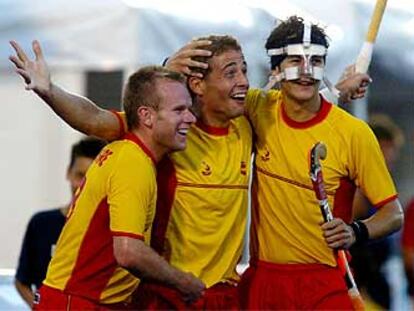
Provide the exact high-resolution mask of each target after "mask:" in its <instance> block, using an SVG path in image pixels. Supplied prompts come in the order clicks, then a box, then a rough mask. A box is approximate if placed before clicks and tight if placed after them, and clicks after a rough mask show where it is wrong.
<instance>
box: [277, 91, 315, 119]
mask: <svg viewBox="0 0 414 311" xmlns="http://www.w3.org/2000/svg"><path fill="white" fill-rule="evenodd" d="M282 98H283V108H284V110H285V112H286V115H287V116H288V117H289V118H290V119H292V120H294V121H297V122H305V121H308V120H310V119H312V118H313V117H314V116H315V115H316V114H317V113H318V112H319V110H320V108H321V105H322V102H321V99H320V97H319V93H317V94H316V95H315V96H314V97H312V98H311V99H310V100H305V101H299V100H297V99H295V98H292V97H291V96H289V95H288V94H286V93H285V92H282Z"/></svg>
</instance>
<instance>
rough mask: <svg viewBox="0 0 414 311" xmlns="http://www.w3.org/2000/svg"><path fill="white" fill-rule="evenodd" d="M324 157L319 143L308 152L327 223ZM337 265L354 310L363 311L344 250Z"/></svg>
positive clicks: (314, 185) (311, 173) (313, 180)
mask: <svg viewBox="0 0 414 311" xmlns="http://www.w3.org/2000/svg"><path fill="white" fill-rule="evenodd" d="M326 156H327V149H326V146H325V145H324V144H323V143H321V142H318V143H316V144H315V145H314V146H313V148H312V149H311V151H310V163H309V167H310V171H309V174H310V178H311V180H312V185H313V189H314V191H315V195H316V197H317V199H318V203H319V208H320V210H321V213H322V216H323V218H324V221H325V222H328V221H331V220H333V215H332V212H331V209H330V207H329V203H328V196H327V194H326V191H325V185H324V181H323V175H322V166H321V164H320V160H321V159H322V160H323V159H325V158H326ZM337 264H338V267H339V269H340V270H341V273H342V275H343V276H344V279H345V282H346V286H347V288H348V295H349V297H350V299H351V302H352V305H353V307H354V310H358V311H360V310H365V307H364V302H363V300H362V297H361V295H360V293H359V291H358V287H357V285H356V283H355V280H354V277H353V275H352V272H351V269H350V267H349V264H348V260H347V257H346V253H345V251H344V250H338V251H337Z"/></svg>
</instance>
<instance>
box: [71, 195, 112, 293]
mask: <svg viewBox="0 0 414 311" xmlns="http://www.w3.org/2000/svg"><path fill="white" fill-rule="evenodd" d="M116 267H117V263H116V260H115V257H114V250H113V241H112V233H111V231H110V229H109V206H108V203H107V200H106V198H104V199H103V200H102V201H101V202H100V203H99V205H98V208H97V209H96V211H95V214H94V215H93V217H92V219H91V221H90V223H89V226H88V229H87V231H86V232H85V235H84V237H83V240H82V244H81V246H80V248H79V253H78V257H77V259H76V263H75V266H74V268H73V270H72V275H71V277H70V279H69V281H68V283H67V284H66V287H65V289H64V292H66V293H70V294H75V295H79V296H82V297H87V298H89V299H92V300H97V301H99V298H100V296H101V293H102V291H103V290H104V289H105V286H106V284H107V283H108V281H109V279H110V278H111V277H112V274H113V272H114V270H115V268H116Z"/></svg>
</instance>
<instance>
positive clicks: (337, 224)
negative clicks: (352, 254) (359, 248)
mask: <svg viewBox="0 0 414 311" xmlns="http://www.w3.org/2000/svg"><path fill="white" fill-rule="evenodd" d="M321 228H322V230H323V236H324V238H325V241H326V243H327V244H328V246H329V247H330V248H348V247H349V246H350V245H351V244H352V243H353V241H352V233H351V231H350V228H349V226H348V225H347V224H345V223H344V222H343V220H341V219H338V218H336V219H334V220H332V221H330V222H327V223H324V224H323V225H322V226H321Z"/></svg>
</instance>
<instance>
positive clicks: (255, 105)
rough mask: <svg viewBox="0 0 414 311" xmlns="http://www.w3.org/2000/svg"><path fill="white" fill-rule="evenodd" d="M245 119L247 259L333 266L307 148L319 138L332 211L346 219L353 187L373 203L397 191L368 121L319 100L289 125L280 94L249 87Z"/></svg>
mask: <svg viewBox="0 0 414 311" xmlns="http://www.w3.org/2000/svg"><path fill="white" fill-rule="evenodd" d="M247 106H248V116H249V118H250V120H251V124H252V126H253V128H254V132H255V134H256V138H257V140H256V151H257V154H256V158H255V172H254V178H253V193H252V196H253V197H252V202H253V210H252V218H253V219H252V239H251V245H252V254H251V255H252V257H253V258H256V259H260V260H263V261H268V262H273V263H280V264H286V263H287V264H289V263H323V264H327V265H331V266H334V265H335V259H334V256H333V252H332V250H331V249H330V248H328V246H327V244H326V242H325V241H324V239H323V236H322V230H321V229H320V226H319V224H320V223H321V222H323V218H322V215H321V212H320V209H319V206H318V201H317V199H316V197H315V194H314V192H313V188H312V183H311V180H310V177H309V151H310V150H311V148H312V147H313V145H314V144H315V143H316V142H319V141H322V142H324V143H325V144H326V146H327V150H328V156H327V159H326V160H324V161H323V162H322V166H323V175H324V179H325V186H326V191H327V194H328V198H329V203H330V205H331V207H332V208H333V213H334V215H336V216H337V217H341V218H342V219H344V220H345V221H349V220H350V217H351V213H352V198H353V194H354V191H353V190H354V185H356V186H358V187H360V188H361V189H362V191H363V192H364V193H365V194H366V196H367V198H368V199H369V200H370V201H371V202H372V203H373V204H374V205H376V206H381V205H383V204H385V203H386V202H389V201H390V200H393V199H395V197H396V190H395V187H394V184H393V181H392V179H391V177H390V175H389V172H388V170H387V167H386V165H385V162H384V159H383V155H382V153H381V150H380V147H379V145H378V142H377V140H376V138H375V136H374V134H373V133H372V131H371V130H370V128H369V127H368V125H367V124H366V123H365V122H363V121H361V120H359V119H357V118H355V117H353V116H351V115H349V114H348V113H347V112H345V111H343V110H342V109H340V108H338V107H336V106H333V105H332V104H330V103H328V102H326V101H324V100H323V99H322V106H321V109H320V111H319V112H318V114H317V115H316V116H315V117H314V118H313V119H311V120H309V121H306V122H295V121H294V120H292V119H290V118H289V117H288V116H287V114H286V113H285V112H284V109H283V103H282V100H281V93H280V92H278V91H273V90H272V91H270V92H268V93H265V92H264V91H261V90H250V92H249V93H248V97H247Z"/></svg>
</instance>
